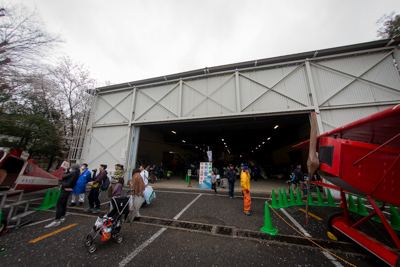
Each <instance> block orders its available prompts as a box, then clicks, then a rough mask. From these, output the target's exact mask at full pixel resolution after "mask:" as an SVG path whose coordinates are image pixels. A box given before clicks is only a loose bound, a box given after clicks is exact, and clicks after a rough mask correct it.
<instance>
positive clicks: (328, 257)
mask: <svg viewBox="0 0 400 267" xmlns="http://www.w3.org/2000/svg"><path fill="white" fill-rule="evenodd" d="M280 210H281V211H282V213H283V214H285V215H286V217H288V219H289V220H290V221H291V222H292V223H293V224H294V225H295V226H296V227H297V229H299V230H300V231H301V232H302V233H303V234H304V235H305V236H307V237H309V238H312V236H311V235H310V234H309V233H308V232H307V231H306V230H305V229H304V228H303V227H302V226H301V225H300V224H299V223H298V222H297V221H296V220H295V219H294V218H293V217H292V216H290V215H289V213H287V212H286V211H285V210H284V209H283V208H281V209H280ZM321 253H322V254H323V255H324V256H325V257H326V258H327V259H328V260H330V261H331V262H332V264H333V265H335V266H336V267H343V265H342V264H340V262H338V261H337V259H336V258H335V257H333V256H332V255H331V254H329V253H328V252H326V251H321Z"/></svg>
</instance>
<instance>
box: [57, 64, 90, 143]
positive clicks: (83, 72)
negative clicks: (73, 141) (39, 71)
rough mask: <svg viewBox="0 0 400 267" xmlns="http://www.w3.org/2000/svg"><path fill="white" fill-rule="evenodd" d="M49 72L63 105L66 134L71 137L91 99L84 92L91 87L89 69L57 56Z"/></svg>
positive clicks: (60, 102)
mask: <svg viewBox="0 0 400 267" xmlns="http://www.w3.org/2000/svg"><path fill="white" fill-rule="evenodd" d="M50 73H51V75H52V79H53V81H54V84H55V85H56V88H54V89H55V90H56V91H57V92H58V93H59V95H60V96H62V97H60V98H59V100H58V101H59V104H60V105H61V106H63V107H64V109H65V114H66V116H67V118H66V122H65V125H66V132H67V136H69V137H73V136H74V133H75V125H77V124H80V123H81V120H82V118H81V117H82V116H77V114H82V113H83V112H84V111H85V110H86V109H88V105H89V102H90V100H91V97H90V95H88V94H87V93H86V90H87V89H91V88H92V87H93V84H94V80H93V79H92V78H90V73H89V70H88V69H87V68H86V67H85V66H84V65H83V64H81V63H74V62H72V60H71V59H70V58H69V57H67V56H64V57H61V58H59V60H58V62H57V64H56V66H55V67H53V68H51V70H50Z"/></svg>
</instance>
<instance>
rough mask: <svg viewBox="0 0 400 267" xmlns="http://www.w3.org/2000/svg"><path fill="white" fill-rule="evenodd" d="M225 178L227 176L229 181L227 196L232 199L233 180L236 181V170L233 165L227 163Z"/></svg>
mask: <svg viewBox="0 0 400 267" xmlns="http://www.w3.org/2000/svg"><path fill="white" fill-rule="evenodd" d="M226 178H228V182H229V193H228V195H229V198H230V199H232V198H233V193H234V189H235V182H236V172H235V170H234V169H233V165H232V164H229V165H228V170H227V171H226Z"/></svg>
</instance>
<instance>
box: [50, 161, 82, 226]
mask: <svg viewBox="0 0 400 267" xmlns="http://www.w3.org/2000/svg"><path fill="white" fill-rule="evenodd" d="M78 179H79V164H73V165H72V166H71V168H70V169H67V170H66V171H65V172H64V174H63V176H62V186H61V193H60V196H59V197H58V200H57V205H56V218H55V220H54V221H53V222H51V223H50V224H48V225H46V226H45V227H44V228H50V227H55V226H59V225H60V223H62V222H64V220H65V214H66V213H67V202H68V197H69V195H71V193H72V188H74V187H75V185H76V182H77V181H78Z"/></svg>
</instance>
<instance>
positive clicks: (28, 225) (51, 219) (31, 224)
mask: <svg viewBox="0 0 400 267" xmlns="http://www.w3.org/2000/svg"><path fill="white" fill-rule="evenodd" d="M48 221H54V218H50V219H46V220H42V221H38V222H34V223H30V224H27V225H24V226H23V228H26V227H30V226H33V225H36V224H40V223H44V222H48Z"/></svg>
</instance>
